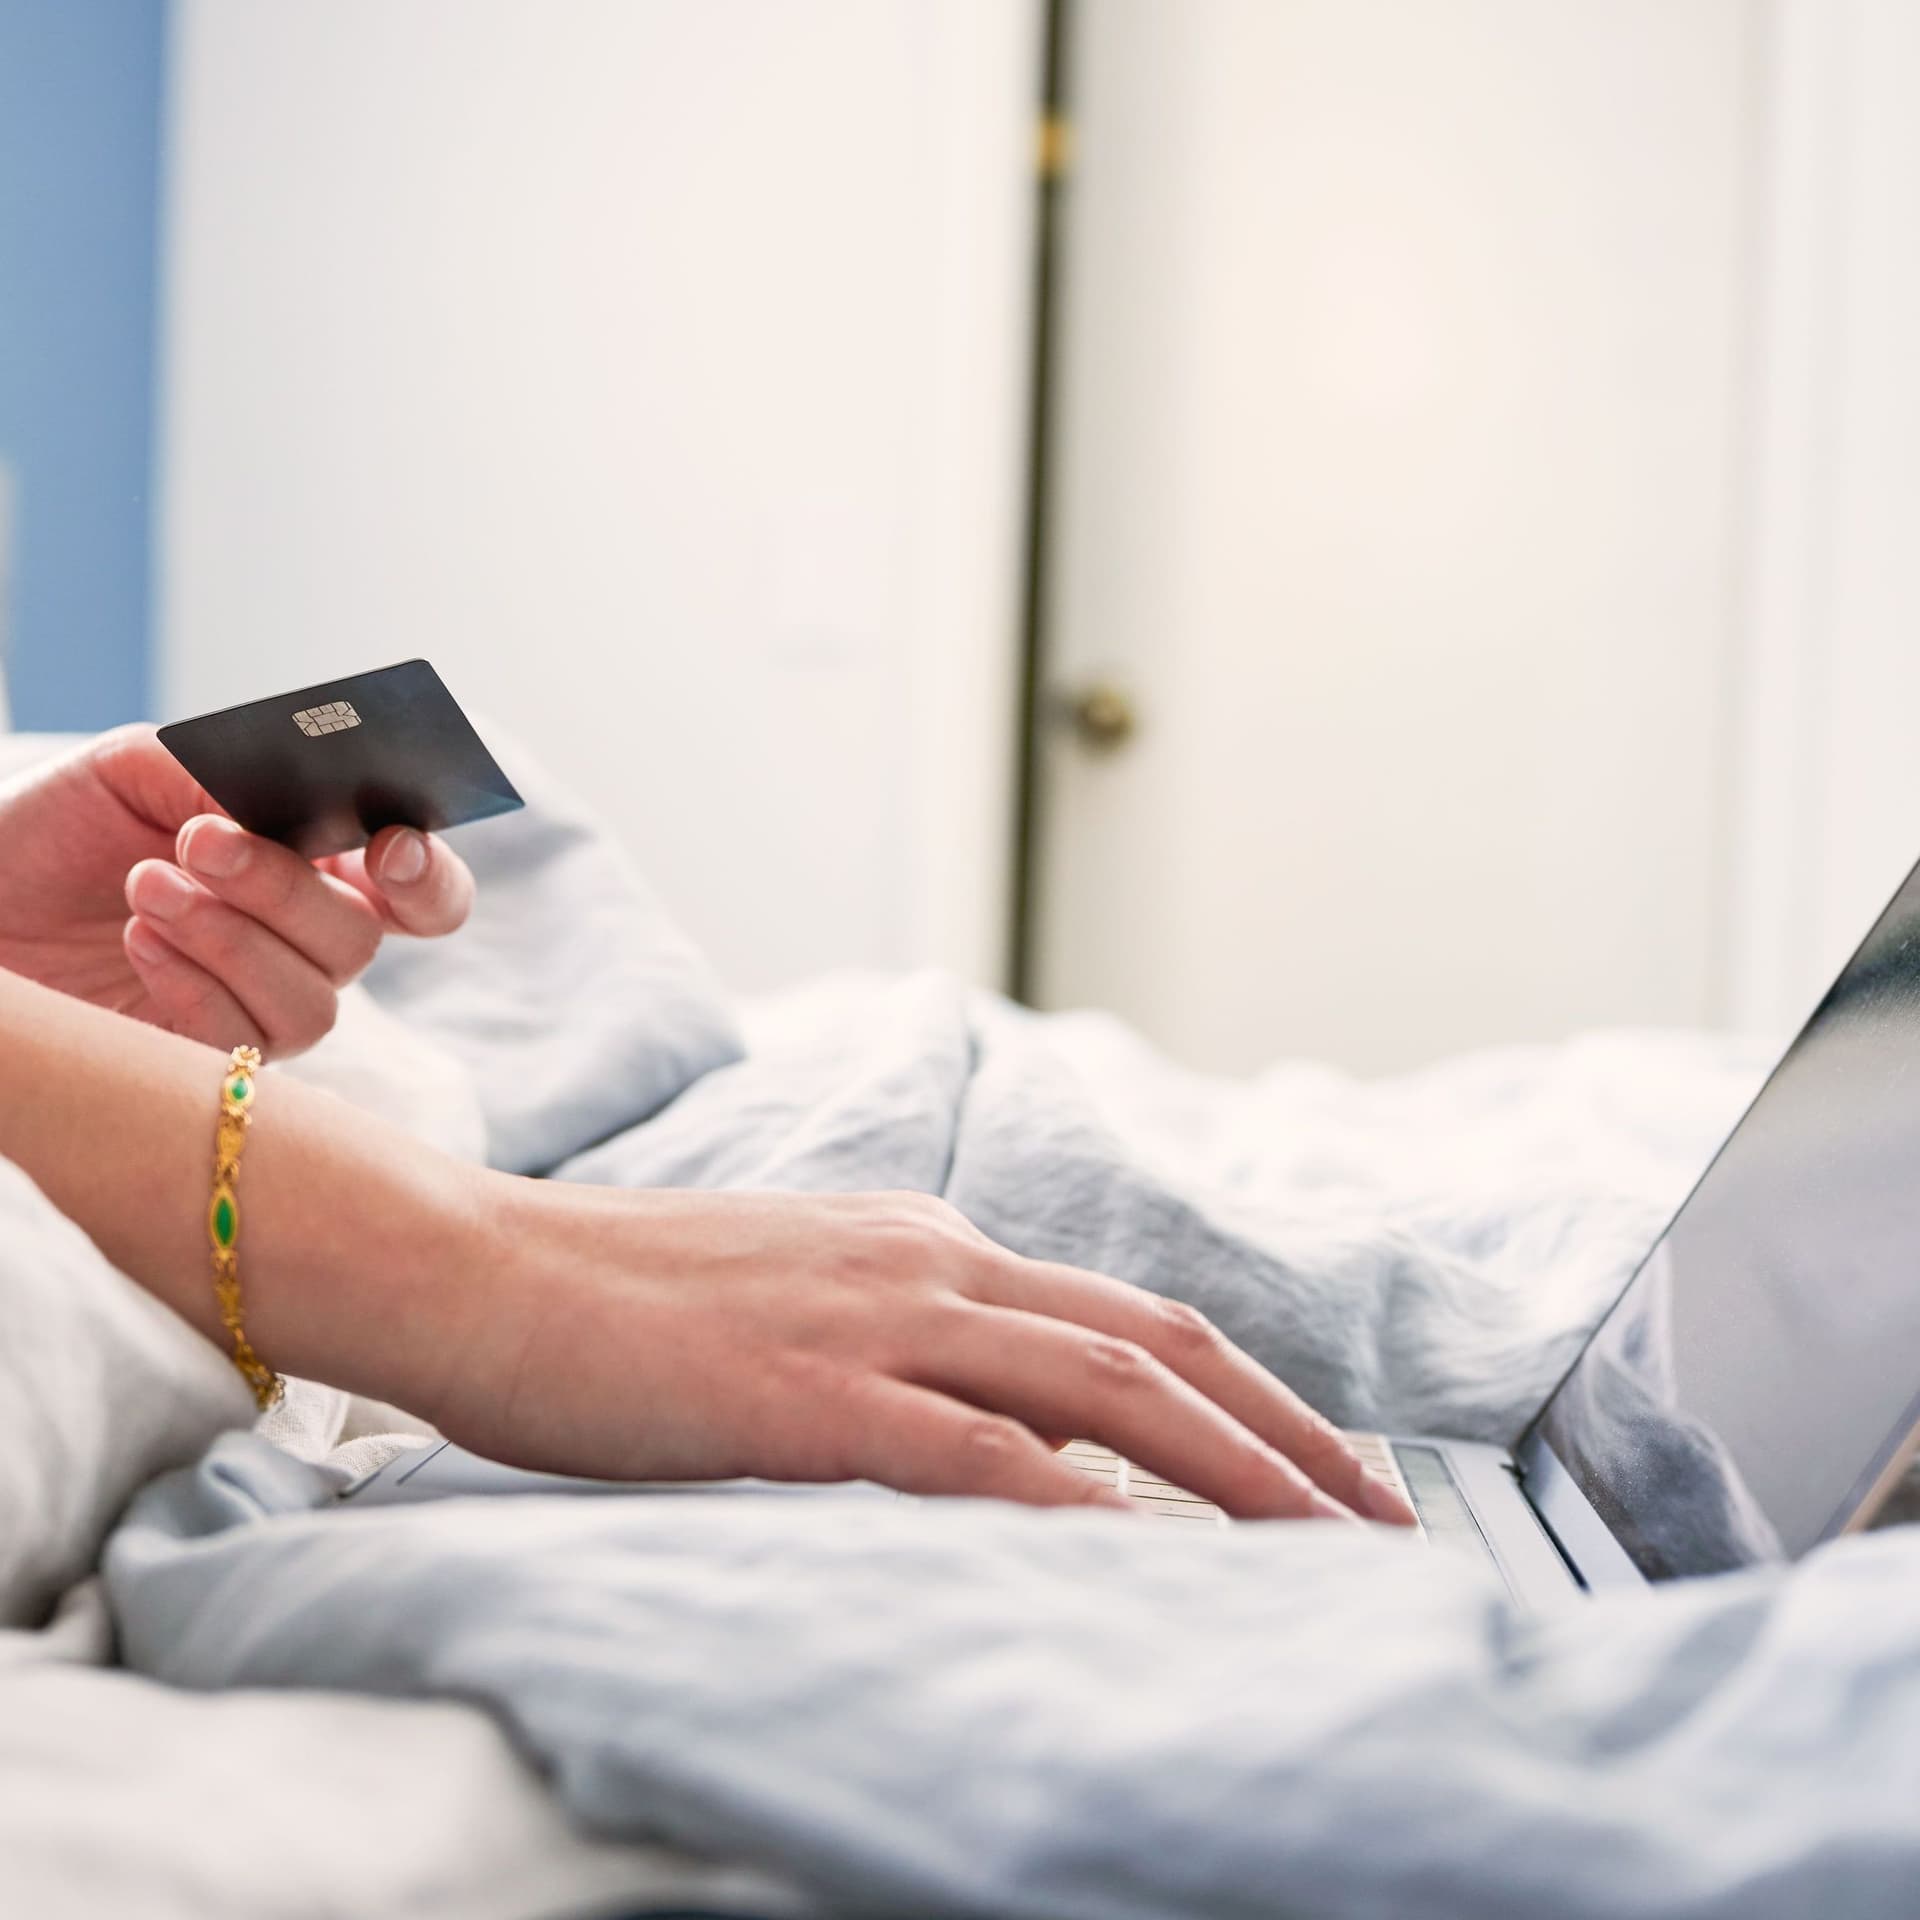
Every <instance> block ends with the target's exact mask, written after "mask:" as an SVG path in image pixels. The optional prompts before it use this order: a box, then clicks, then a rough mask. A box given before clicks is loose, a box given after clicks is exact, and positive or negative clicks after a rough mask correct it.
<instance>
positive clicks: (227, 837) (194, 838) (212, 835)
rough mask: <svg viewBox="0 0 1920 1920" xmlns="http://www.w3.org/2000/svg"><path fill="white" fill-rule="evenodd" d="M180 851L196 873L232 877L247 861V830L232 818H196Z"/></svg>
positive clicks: (216, 878)
mask: <svg viewBox="0 0 1920 1920" xmlns="http://www.w3.org/2000/svg"><path fill="white" fill-rule="evenodd" d="M181 851H182V853H183V854H184V855H185V856H186V863H187V865H188V866H189V867H190V868H191V869H192V870H193V871H194V872H195V873H203V874H205V875H206V877H207V878H208V879H209V880H231V879H232V878H233V876H234V875H235V874H236V873H238V872H239V871H240V869H241V868H242V867H244V866H245V865H246V864H247V835H246V830H245V828H243V827H238V826H236V825H235V824H234V823H233V822H232V821H231V820H212V819H208V820H197V821H195V822H194V825H193V831H192V832H191V833H189V834H188V835H187V836H186V845H185V846H184V847H183V848H182V849H181Z"/></svg>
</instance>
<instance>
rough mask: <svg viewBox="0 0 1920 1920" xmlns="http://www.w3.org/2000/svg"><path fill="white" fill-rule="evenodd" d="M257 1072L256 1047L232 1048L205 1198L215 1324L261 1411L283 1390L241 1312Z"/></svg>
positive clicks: (224, 1077)
mask: <svg viewBox="0 0 1920 1920" xmlns="http://www.w3.org/2000/svg"><path fill="white" fill-rule="evenodd" d="M259 1071H260V1049H259V1048H258V1047H235V1048H234V1050H233V1052H232V1053H231V1054H230V1055H228V1057H227V1071H226V1073H225V1075H224V1076H223V1078H222V1079H221V1082H220V1123H219V1126H218V1128H217V1129H216V1131H215V1133H214V1136H213V1198H212V1199H210V1200H209V1201H208V1202H207V1238H208V1240H209V1241H211V1242H212V1243H213V1292H214V1298H215V1299H217V1300H218V1301H219V1302H220V1323H221V1325H222V1326H224V1327H225V1328H226V1330H227V1332H228V1333H229V1334H231V1335H232V1336H233V1364H234V1365H235V1366H236V1367H237V1368H238V1369H239V1370H240V1375H241V1378H242V1379H244V1380H245V1381H246V1383H247V1385H248V1386H250V1387H251V1388H252V1389H253V1397H254V1399H255V1400H256V1401H258V1402H259V1405H260V1411H261V1412H262V1413H264V1412H266V1410H267V1409H268V1408H269V1407H270V1406H273V1405H274V1404H275V1403H276V1402H277V1401H278V1400H279V1398H280V1396H281V1395H282V1394H283V1393H284V1392H285V1391H286V1382H285V1381H284V1380H282V1379H281V1378H280V1376H279V1375H278V1374H277V1373H275V1372H274V1370H273V1369H272V1368H271V1367H270V1366H268V1365H267V1363H266V1362H265V1361H264V1360H262V1359H261V1358H260V1356H259V1355H258V1354H257V1353H255V1352H254V1350H253V1342H252V1341H251V1340H249V1339H248V1338H247V1330H246V1325H245V1322H244V1320H243V1318H242V1316H241V1311H240V1261H239V1257H238V1255H237V1254H236V1253H235V1251H234V1249H235V1248H236V1247H237V1246H238V1244H239V1240H240V1196H239V1195H238V1194H237V1193H235V1192H234V1188H235V1186H237V1185H238V1183H239V1179H240V1156H241V1154H242V1153H244V1152H245V1151H246V1145H247V1128H248V1127H249V1126H250V1125H251V1124H252V1122H253V1100H254V1075H255V1074H257V1073H258V1072H259Z"/></svg>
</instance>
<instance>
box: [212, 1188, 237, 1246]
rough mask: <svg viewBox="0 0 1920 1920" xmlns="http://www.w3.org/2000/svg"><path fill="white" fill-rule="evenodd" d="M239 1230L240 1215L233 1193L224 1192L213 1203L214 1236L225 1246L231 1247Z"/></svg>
mask: <svg viewBox="0 0 1920 1920" xmlns="http://www.w3.org/2000/svg"><path fill="white" fill-rule="evenodd" d="M239 1231H240V1215H239V1211H238V1209H237V1208H236V1207H235V1206H234V1204H233V1195H232V1194H230V1193H222V1194H220V1195H219V1196H218V1197H217V1198H216V1199H215V1201H214V1203H213V1237H214V1238H215V1239H216V1240H217V1241H219V1243H220V1244H221V1245H222V1246H223V1247H230V1246H232V1245H233V1242H234V1237H235V1236H236V1235H237V1234H238V1233H239Z"/></svg>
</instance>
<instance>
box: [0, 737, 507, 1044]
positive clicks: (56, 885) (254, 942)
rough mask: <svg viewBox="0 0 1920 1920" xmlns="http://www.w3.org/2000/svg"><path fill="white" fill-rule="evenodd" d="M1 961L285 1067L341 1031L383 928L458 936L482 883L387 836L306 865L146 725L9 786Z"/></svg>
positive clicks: (443, 856)
mask: <svg viewBox="0 0 1920 1920" xmlns="http://www.w3.org/2000/svg"><path fill="white" fill-rule="evenodd" d="M0 831H3V832H4V834H5V837H6V845H7V859H6V862H5V867H4V872H0V966H5V967H7V968H9V969H10V970H11V971H13V972H15V973H19V974H24V975H25V976H26V977H27V978H29V979H32V980H38V981H40V982H41V983H42V984H43V985H46V986H50V987H55V988H57V989H59V990H60V991H61V992H63V993H68V994H72V995H73V996H75V997H76V998H78V999H82V1000H89V1001H92V1002H93V1003H94V1004H95V1005H96V1006H103V1007H107V1008H110V1009H112V1010H113V1011H115V1012H117V1013H127V1014H131V1015H133V1016H134V1018H136V1019H139V1020H144V1021H147V1022H148V1023H150V1024H151V1025H154V1026H159V1027H166V1028H168V1029H170V1030H171V1031H173V1032H175V1033H180V1034H184V1035H186V1036H187V1037H188V1038H189V1039H194V1040H203V1041H206V1042H208V1043H209V1044H213V1045H218V1046H220V1047H222V1048H227V1047H232V1046H237V1045H241V1044H248V1045H252V1046H257V1047H259V1048H260V1049H261V1050H262V1051H263V1052H264V1053H265V1054H266V1055H267V1056H268V1057H269V1058H285V1057H286V1056H287V1055H289V1054H293V1053H299V1052H301V1051H302V1050H304V1049H305V1048H307V1047H310V1046H312V1045H313V1044H314V1042H315V1041H317V1040H319V1039H320V1038H321V1037H322V1036H323V1035H325V1034H326V1033H327V1032H328V1031H329V1030H330V1029H331V1027H332V1025H333V1021H334V1016H335V1013H336V1011H337V1009H338V1002H339V991H340V989H341V988H342V987H344V986H345V985H346V984H347V983H348V982H349V981H351V980H353V979H355V978H356V977H357V976H358V975H359V974H360V973H361V972H362V971H364V969H365V968H366V967H367V965H368V963H369V962H370V961H371V960H372V959H373V956H374V954H375V952H376V951H377V950H378V948H379V945H380V942H381V940H382V938H383V937H384V936H385V935H386V934H387V933H389V932H392V931H399V932H404V933H410V934H442V933H450V932H452V931H453V930H454V928H456V927H458V926H459V925H460V924H461V922H462V921H464V920H465V919H466V917H467V912H468V909H469V907H470V906H471V904H472V900H473V876H472V875H471V874H470V873H469V872H468V871H467V867H466V864H465V862H464V861H462V860H461V858H460V857H459V855H458V854H456V853H454V852H453V851H452V849H451V848H449V847H447V846H446V845H444V844H443V843H442V842H441V841H439V840H437V839H435V838H434V837H433V836H432V835H429V834H419V833H414V832H412V831H411V830H410V829H406V828H389V829H388V830H387V831H386V832H384V833H382V834H381V835H379V836H378V837H377V838H376V839H375V841H374V842H373V844H372V845H371V846H369V847H367V848H366V849H365V850H364V851H362V852H358V853H350V854H344V855H341V856H339V857H338V858H335V859H332V860H325V861H321V862H319V863H318V864H311V863H309V862H308V861H305V860H303V859H301V858H300V856H299V855H298V854H295V853H292V852H290V851H289V850H288V849H287V848H285V847H283V846H280V845H278V844H276V843H275V842H273V841H270V840H262V839H259V838H258V837H256V836H255V835H253V834H250V833H247V832H245V831H243V830H242V829H241V828H240V827H238V826H236V825H235V824H234V822H233V821H232V820H230V819H228V818H227V817H226V815H225V814H223V813H221V812H220V810H219V809H218V808H217V807H216V806H215V805H214V802H213V801H212V799H211V798H210V797H209V796H208V795H207V794H206V792H205V791H204V790H203V789H202V788H201V787H200V786H199V785H198V783H197V782H195V781H194V779H193V778H192V777H191V776H190V775H189V774H188V772H187V771H186V769H185V768H184V767H182V766H181V765H180V763H179V762H178V761H177V760H175V759H174V757H173V756H172V754H170V753H168V752H167V750H166V748H164V747H163V746H161V744H160V743H159V741H158V740H157V739H156V738H155V737H154V733H153V729H152V728H151V727H121V728H118V729H116V730H115V731H114V732H112V733H106V734H102V735H101V736H100V737H99V738H98V739H95V740H92V741H89V742H88V743H87V745H86V746H84V747H82V748H81V749H80V750H79V751H78V752H76V753H73V754H71V755H68V756H67V757H65V758H64V759H61V760H58V761H55V762H52V763H50V764H49V765H47V766H44V767H40V768H36V769H34V770H33V771H32V772H30V773H29V774H27V775H26V776H24V777H23V778H22V779H20V780H17V781H15V782H13V783H11V784H10V785H9V786H7V787H6V788H5V789H3V790H0Z"/></svg>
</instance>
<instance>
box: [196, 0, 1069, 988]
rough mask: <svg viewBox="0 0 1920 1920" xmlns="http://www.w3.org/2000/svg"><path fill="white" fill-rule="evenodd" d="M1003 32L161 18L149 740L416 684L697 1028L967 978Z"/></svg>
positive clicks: (981, 806) (916, 25)
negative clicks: (887, 979)
mask: <svg viewBox="0 0 1920 1920" xmlns="http://www.w3.org/2000/svg"><path fill="white" fill-rule="evenodd" d="M1036 21H1037V10H1036V7H1035V5H1034V4H1033V0H938V3H937V4H935V3H934V0H624V3H623V0H567V3H566V4H565V5H554V4H550V3H549V0H404V3H402V4H395V3H394V0H280V3H279V4H276V5H274V6H271V7H263V6H259V5H257V4H253V3H252V0H184V3H183V4H182V6H181V8H180V11H179V20H178V28H177V37H176V44H175V50H174V93H173V100H172V111H171V122H172V129H173V136H174V146H173V154H172V171H171V181H170V199H169V207H168V221H167V233H168V238H169V243H170V247H169V251H170V274H169V286H168V298H167V302H166V315H167V319H166V330H165V331H166V341H165V359H164V366H165V404H164V408H163V433H164V439H165V463H164V468H163V475H164V512H163V535H162V551H161V575H162V587H161V592H162V599H161V609H162V615H161V625H162V660H161V674H160V684H161V686H162V689H163V693H162V700H163V705H164V707H165V710H166V711H167V713H169V714H180V713H185V712H191V711H197V710H200V709H202V708H205V707H209V706H214V705H224V704H227V703H229V702H232V701H235V700H239V699H243V698H246V697H249V696H253V695H260V694H265V693H270V692H274V691H277V690H280V689H282V688H287V687H291V686H294V685H297V684H300V683H302V682H306V681H312V680H317V679H322V678H325V677H327V676H329V675H332V674H334V673H337V672H342V671H347V670H351V669H354V668H359V667H364V666H369V665H374V664H378V663H381V662H384V661H386V660H390V659H396V658H400V657H403V656H406V655H410V654H414V653H424V654H426V655H428V656H429V657H430V658H432V659H433V660H434V661H435V662H436V663H437V664H438V665H439V666H440V667H441V668H442V670H443V671H444V672H445V674H446V676H447V678H448V680H449V681H450V683H451V684H452V685H453V687H454V689H455V690H456V692H457V693H458V694H459V695H460V696H461V697H462V698H463V699H464V700H465V701H467V702H468V703H470V704H471V705H473V706H475V707H477V708H479V709H481V710H482V711H483V712H485V713H489V714H493V715H496V716H498V717H499V718H500V719H501V720H503V721H505V722H506V723H507V724H508V725H509V726H511V727H512V728H514V729H515V730H517V731H518V732H519V733H520V734H521V735H523V736H524V737H525V738H526V739H527V740H528V741H529V742H531V743H532V744H533V745H535V746H536V747H537V748H539V749H540V750H541V751H543V752H544V753H545V754H546V755H547V756H549V757H550V758H551V759H553V760H554V761H556V762H557V763H560V764H562V765H564V767H565V769H566V771H567V773H568V774H569V775H570V776H571V778H572V779H573V780H574V782H575V783H576V784H577V785H578V786H579V787H581V788H583V789H584V790H585V791H586V792H587V793H588V794H589V795H590V796H591V797H592V798H593V799H594V800H596V801H597V802H598V803H599V805H600V806H601V807H602V808H603V809H605V811H606V812H607V813H608V814H609V815H611V816H612V818H613V819H614V820H615V821H616V823H617V824H618V826H619V827H620V829H621V831H622V832H623V833H624V834H625V836H626V837H627V839H628V840H629V841H630V842H631V844H632V845H633V847H634V848H635V850H636V851H637V853H638V854H639V856H640V859H641V861H642V863H643V865H644V866H645V868H646V869H647V870H648V872H649V873H650V874H651V875H652V876H653V878H654V879H655V881H656V882H657V883H658V884H659V885H660V886H661V887H662V888H663V889H664V891H665V892H666V894H667V895H668V897H669V898H670V899H671V900H672V901H673V902H674V903H675V905H676V906H677V907H678V908H679V909H680V911H681V913H682V914H683V916H684V917H685V919H686V920H687V921H688V922H689V924H690V925H691V927H692V929H693V930H694V931H695V933H696V934H697V935H698V936H699V937H700V938H701V939H702V940H703V941H704V943H705V944H706V945H707V946H708V948H709V950H710V951H711V952H713V953H714V955H715V956H716V957H717V958H718V960H719V961H720V963H721V965H722V966H723V968H724V969H725V971H726V972H727V973H728V974H729V975H730V976H731V977H732V978H733V979H734V980H735V981H736V982H737V983H739V984H741V985H743V986H757V985H762V984H767V983H770V982H773V981H777V980H781V979H785V978H789V977H793V976H795V975H799V974H803V973H806V972H808V971H811V970H813V969H815V968H817V967H820V966H824V965H829V964H833V963H838V962H860V963H870V964H874V965H905V964H913V963H919V962H925V961H932V962H939V963H943V964H947V965H950V966H954V967H956V968H958V969H960V970H961V971H962V972H965V973H968V974H971V975H973V976H975V977H979V978H988V977H992V976H993V975H994V974H995V973H996V972H997V970H998V966H999V960H1000V949H1001V941H1002V922H1001V915H1002V910H1003V905H1004V891H1005V873H1004V860H1005V848H1006V809H1007V805H1008V792H1009V784H1008V780H1007V768H1008V767H1009V765H1010V763H1011V753H1012V748H1011V742H1010V738H1009V716H1010V714H1011V712H1012V691H1011V688H1012V674H1013V661H1014V641H1015V619H1014V614H1015V607H1016V585H1017V568H1016V561H1017V530H1018V520H1019V511H1020V506H1021V497H1020V483H1021V467H1022V459H1021V445H1020V432H1021V419H1022V404H1023V401H1022V386H1023V368H1024V353H1025V339H1026V325H1027V266H1028V249H1029V233H1028V220H1029V213H1030V173H1029V171H1028V169H1029V160H1030V151H1031V115H1032V103H1033V100H1034V97H1035V93H1036V88H1037V73H1036V55H1037V25H1036Z"/></svg>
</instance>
